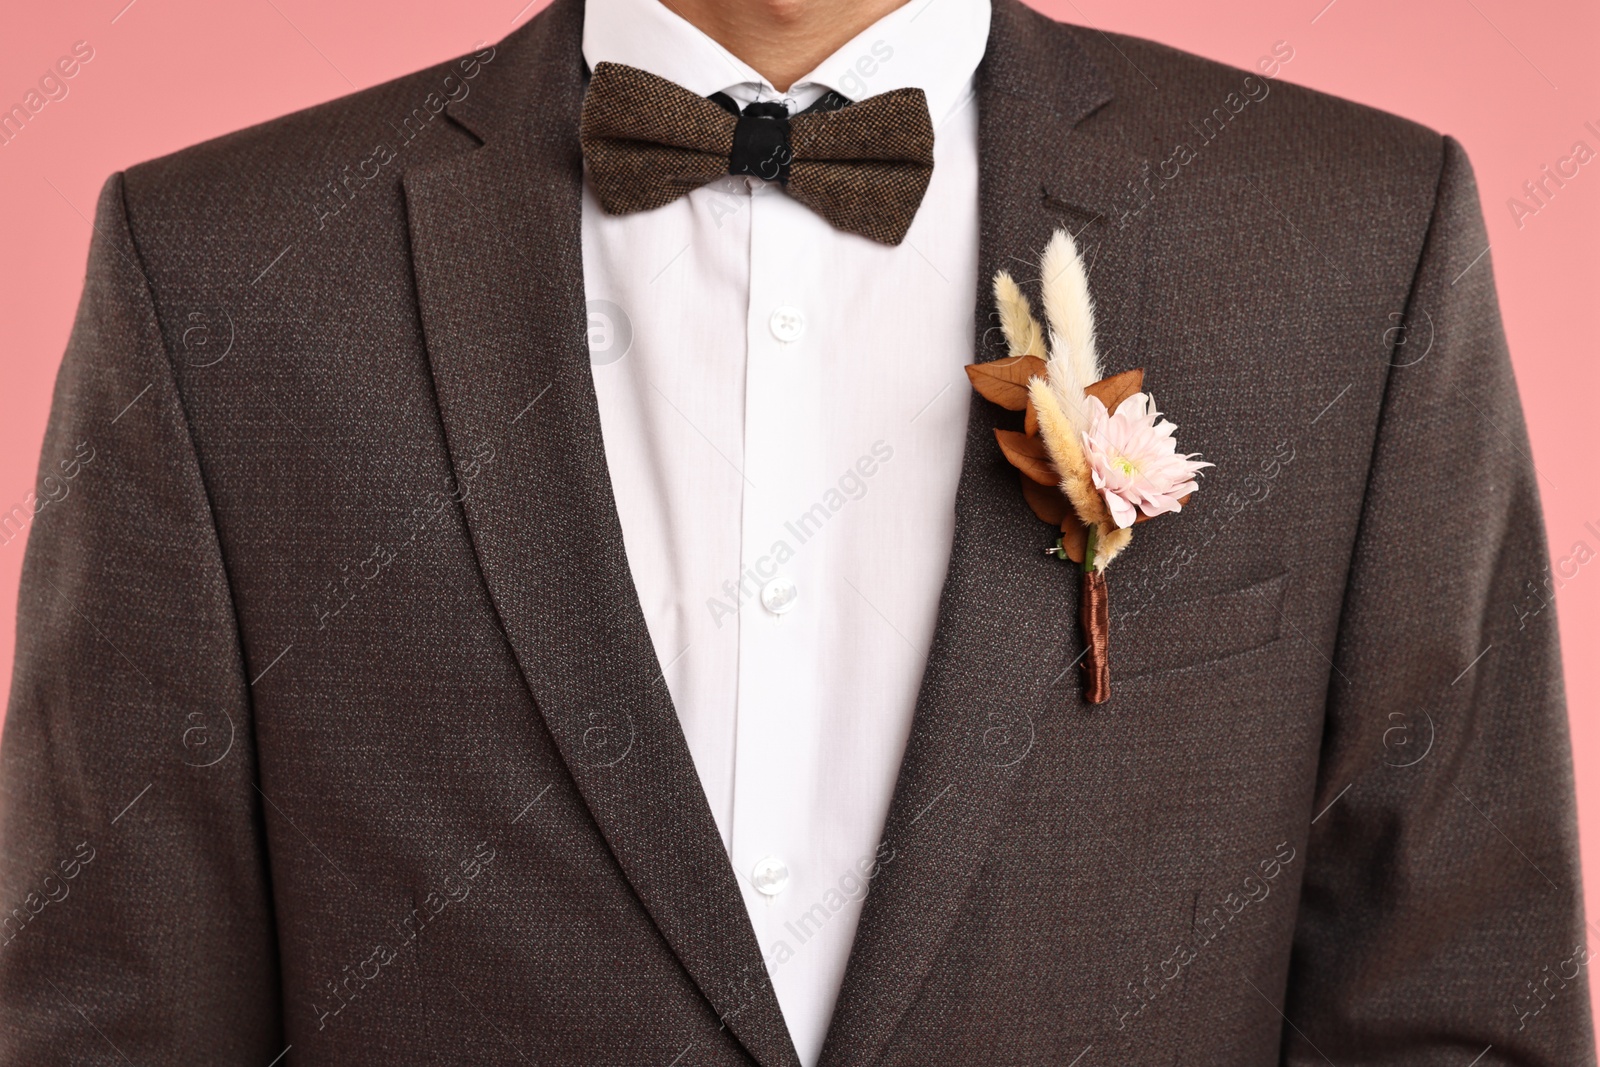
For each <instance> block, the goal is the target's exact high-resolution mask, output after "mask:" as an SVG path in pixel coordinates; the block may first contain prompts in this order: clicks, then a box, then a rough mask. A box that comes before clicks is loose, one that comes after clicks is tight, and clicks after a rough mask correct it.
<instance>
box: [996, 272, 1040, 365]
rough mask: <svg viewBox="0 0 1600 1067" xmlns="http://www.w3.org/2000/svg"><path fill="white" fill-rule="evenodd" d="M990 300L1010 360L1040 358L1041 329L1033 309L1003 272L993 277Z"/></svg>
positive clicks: (1015, 284) (1010, 278) (1008, 275)
mask: <svg viewBox="0 0 1600 1067" xmlns="http://www.w3.org/2000/svg"><path fill="white" fill-rule="evenodd" d="M994 302H995V306H996V307H998V308H999V309H1000V332H1001V333H1003V334H1004V335H1005V338H1006V348H1007V350H1008V351H1009V352H1010V354H1011V358H1012V359H1019V358H1021V357H1022V356H1038V357H1039V358H1040V359H1044V358H1045V355H1046V352H1045V347H1044V331H1043V330H1041V329H1040V328H1039V321H1038V320H1037V319H1035V318H1034V317H1033V308H1032V307H1031V306H1030V305H1029V304H1028V298H1027V297H1026V296H1024V295H1022V290H1021V288H1019V287H1018V286H1017V283H1016V282H1015V281H1014V280H1013V279H1012V277H1011V275H1010V274H1008V273H1007V272H1005V271H1001V272H1000V273H998V274H996V275H995V276H994Z"/></svg>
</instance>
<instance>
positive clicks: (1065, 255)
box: [1039, 230, 1103, 432]
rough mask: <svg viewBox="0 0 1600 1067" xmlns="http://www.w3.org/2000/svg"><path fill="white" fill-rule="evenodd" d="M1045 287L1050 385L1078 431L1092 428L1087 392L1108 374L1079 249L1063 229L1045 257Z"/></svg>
mask: <svg viewBox="0 0 1600 1067" xmlns="http://www.w3.org/2000/svg"><path fill="white" fill-rule="evenodd" d="M1039 287H1040V289H1041V290H1042V292H1043V295H1044V314H1045V318H1046V319H1047V320H1048V321H1049V323H1050V385H1051V388H1053V389H1054V390H1055V393H1056V397H1057V398H1058V399H1059V400H1060V401H1061V408H1062V410H1063V411H1064V412H1065V413H1066V415H1067V418H1068V419H1069V420H1070V421H1071V423H1072V426H1073V428H1074V429H1075V430H1077V431H1079V432H1082V431H1083V430H1086V429H1088V426H1089V413H1088V407H1087V405H1085V403H1084V390H1085V389H1087V388H1088V387H1089V386H1091V385H1093V384H1094V383H1095V382H1097V381H1099V380H1100V379H1101V378H1102V377H1103V375H1102V374H1101V373H1100V357H1099V355H1098V353H1096V352H1095V347H1094V300H1093V299H1092V298H1091V297H1090V296H1089V274H1088V271H1086V270H1085V269H1084V266H1083V258H1082V257H1081V256H1079V255H1078V246H1077V244H1076V243H1074V241H1073V240H1072V235H1071V234H1069V233H1068V232H1067V231H1066V230H1057V231H1056V232H1055V236H1053V237H1051V238H1050V243H1049V244H1048V245H1046V246H1045V250H1044V255H1043V256H1041V257H1040V258H1039Z"/></svg>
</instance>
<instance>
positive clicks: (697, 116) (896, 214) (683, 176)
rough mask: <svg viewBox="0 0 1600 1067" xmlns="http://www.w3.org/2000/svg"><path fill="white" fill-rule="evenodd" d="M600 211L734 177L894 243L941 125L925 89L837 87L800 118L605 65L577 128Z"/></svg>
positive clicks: (651, 204) (633, 207)
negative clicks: (769, 184)
mask: <svg viewBox="0 0 1600 1067" xmlns="http://www.w3.org/2000/svg"><path fill="white" fill-rule="evenodd" d="M579 139H580V140H581V141H582V143H583V158H584V160H585V161H586V162H587V163H588V165H589V177H590V180H591V181H593V183H594V190H595V194H596V196H598V197H599V200H600V206H601V207H603V208H604V209H605V210H606V212H607V213H608V214H611V215H625V214H628V213H629V212H633V211H648V210H650V209H651V208H657V207H660V206H662V205H663V204H669V203H671V202H672V201H674V200H676V199H677V198H678V197H680V196H684V195H685V194H687V193H689V192H692V191H693V190H695V189H698V188H700V186H702V185H705V184H706V183H708V182H712V181H715V180H716V179H717V178H720V177H722V176H723V175H725V174H754V175H756V176H757V177H761V178H765V179H767V180H768V181H777V182H782V183H783V184H784V186H785V188H786V189H787V190H788V192H789V195H790V196H792V197H794V198H795V199H796V200H798V201H800V202H801V203H802V204H805V205H806V206H807V207H809V208H811V209H812V210H813V211H815V212H816V213H817V214H819V215H821V216H822V217H823V218H825V219H827V220H828V221H829V222H830V223H832V224H833V225H834V226H836V227H838V228H839V229H841V230H848V231H850V232H851V233H859V234H861V235H862V236H864V237H870V238H871V239H872V240H874V241H879V242H881V243H883V244H888V245H897V244H899V243H900V242H901V241H902V240H903V239H904V238H905V235H906V231H907V230H908V229H910V228H911V220H912V219H913V218H914V217H915V216H916V214H917V207H918V205H920V204H921V203H922V195H923V193H925V192H927V190H928V180H929V179H930V178H931V177H932V176H933V123H932V122H931V121H930V120H929V118H928V101H927V97H925V96H924V95H923V92H922V90H921V89H895V90H893V91H891V92H887V93H881V94H879V95H878V96H873V97H869V98H868V99H866V100H863V101H861V102H860V103H858V104H852V103H849V101H847V100H845V98H844V97H841V96H839V95H838V94H837V93H829V94H828V95H827V96H825V97H823V99H822V100H820V101H818V103H817V104H816V105H813V106H812V107H809V108H807V109H806V110H805V111H803V112H801V113H800V114H798V115H795V116H794V117H793V118H790V117H788V115H787V112H786V111H785V109H784V107H783V105H782V104H778V103H759V104H751V105H749V106H748V107H746V108H745V109H744V110H743V111H742V112H740V111H739V110H738V108H737V105H735V104H734V103H733V101H732V100H730V99H728V98H727V97H726V96H724V95H723V94H721V93H718V94H716V95H715V96H714V97H712V98H709V99H708V98H706V97H703V96H696V95H695V94H694V93H691V92H690V91H689V90H687V89H685V88H684V87H683V86H681V85H678V84H676V83H674V82H670V81H668V80H667V79H665V78H658V77H656V76H655V75H654V74H650V73H647V72H645V71H642V70H638V69H637V68H634V67H628V66H624V65H622V64H621V63H599V64H596V65H595V68H594V75H593V77H591V78H590V79H589V90H588V93H587V94H586V95H585V96H584V98H583V119H582V123H581V125H580V127H579Z"/></svg>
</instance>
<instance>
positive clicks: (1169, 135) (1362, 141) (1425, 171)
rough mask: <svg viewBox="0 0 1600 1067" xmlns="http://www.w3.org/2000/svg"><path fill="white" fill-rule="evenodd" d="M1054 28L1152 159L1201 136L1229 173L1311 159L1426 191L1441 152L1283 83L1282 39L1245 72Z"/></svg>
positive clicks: (1421, 130)
mask: <svg viewBox="0 0 1600 1067" xmlns="http://www.w3.org/2000/svg"><path fill="white" fill-rule="evenodd" d="M1058 26H1059V27H1060V30H1061V32H1064V33H1066V34H1069V35H1070V36H1071V37H1072V39H1073V41H1074V42H1075V43H1076V44H1077V45H1078V47H1079V48H1081V49H1082V50H1083V51H1084V52H1086V53H1088V54H1089V55H1090V57H1091V58H1092V59H1093V60H1094V62H1095V64H1096V65H1097V66H1098V67H1099V68H1100V70H1101V71H1102V73H1103V74H1104V75H1105V77H1106V78H1107V79H1108V81H1109V82H1110V83H1111V86H1112V92H1113V94H1114V101H1113V105H1112V106H1114V107H1117V108H1118V109H1119V110H1120V111H1121V112H1122V113H1123V114H1124V115H1125V116H1126V117H1127V120H1128V121H1127V126H1128V131H1129V134H1130V136H1134V137H1138V138H1142V139H1143V140H1144V141H1145V142H1146V143H1145V144H1143V145H1141V146H1140V147H1141V148H1145V149H1147V150H1148V152H1149V153H1150V156H1151V158H1152V159H1162V158H1164V157H1165V156H1167V155H1170V154H1171V153H1173V152H1174V151H1175V150H1177V149H1178V148H1179V146H1180V145H1188V146H1189V147H1190V148H1191V149H1193V148H1197V147H1198V144H1197V143H1198V142H1204V145H1205V151H1206V154H1207V155H1211V156H1214V157H1216V158H1217V159H1218V161H1219V163H1220V162H1222V161H1224V160H1225V161H1226V162H1225V166H1226V167H1227V168H1228V170H1229V171H1233V172H1266V173H1271V172H1275V171H1282V170H1286V169H1292V170H1298V171H1304V170H1305V168H1306V167H1307V166H1312V167H1316V168H1319V169H1321V170H1322V173H1323V174H1324V176H1325V178H1327V179H1329V180H1334V181H1337V180H1340V179H1343V180H1348V181H1359V180H1362V179H1363V177H1369V178H1370V177H1371V176H1372V175H1373V174H1374V173H1385V174H1388V175H1391V176H1406V177H1408V178H1413V179H1415V180H1418V181H1421V182H1423V183H1425V184H1427V185H1429V187H1430V188H1431V185H1432V184H1433V183H1434V182H1436V180H1437V177H1438V174H1439V171H1440V168H1441V166H1442V164H1443V159H1444V138H1443V137H1442V136H1441V135H1440V134H1439V133H1438V132H1437V131H1434V130H1432V129H1429V128H1428V127H1426V126H1424V125H1422V124H1420V123H1417V122H1413V121H1411V120H1409V119H1405V118H1401V117H1400V116H1398V115H1393V114H1389V113H1387V112H1384V111H1381V110H1379V109H1377V108H1374V107H1369V106H1367V105H1364V104H1359V103H1356V102H1355V101H1352V100H1346V99H1343V98H1341V97H1338V96H1334V95H1332V94H1331V93H1324V92H1319V91H1317V90H1314V89H1307V88H1305V87H1303V86H1299V85H1295V84H1293V83H1291V82H1288V81H1285V80H1283V79H1284V78H1286V77H1291V76H1292V75H1293V66H1294V58H1295V49H1294V46H1293V44H1292V43H1290V42H1288V41H1277V42H1274V43H1272V44H1270V45H1268V46H1267V47H1265V48H1264V49H1263V50H1262V54H1261V56H1260V57H1259V59H1258V60H1257V65H1256V69H1243V68H1240V67H1234V66H1230V65H1229V64H1226V63H1220V62H1217V61H1215V60H1211V59H1206V58H1204V57H1202V56H1198V55H1194V54H1192V53H1189V52H1184V51H1181V50H1179V49H1176V48H1172V47H1169V46H1167V45H1163V44H1160V43H1158V42H1156V41H1150V40H1146V39H1144V38H1140V37H1133V36H1129V35H1126V34H1116V33H1102V32H1099V31H1096V30H1092V29H1088V28H1085V27H1078V26H1067V25H1065V24H1058ZM1224 131H1225V132H1224Z"/></svg>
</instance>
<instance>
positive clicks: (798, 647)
mask: <svg viewBox="0 0 1600 1067" xmlns="http://www.w3.org/2000/svg"><path fill="white" fill-rule="evenodd" d="M748 203H749V209H750V211H751V212H752V217H751V225H750V231H749V232H750V287H749V292H750V303H749V308H748V311H747V316H746V322H745V330H746V342H747V357H746V372H745V382H746V385H745V418H744V456H745V469H744V476H745V481H744V494H743V506H742V510H741V550H740V556H741V564H742V566H741V575H740V602H741V609H740V612H739V678H738V710H737V726H736V730H737V736H736V742H735V763H734V789H733V794H734V806H733V807H734V818H733V833H732V845H731V848H732V860H733V863H734V866H735V868H736V870H737V872H738V874H739V877H740V881H741V885H742V887H743V889H744V893H745V899H746V903H747V905H748V906H749V909H750V913H751V919H752V922H753V923H754V926H755V929H756V933H757V936H758V939H759V940H760V942H761V945H762V949H763V951H764V952H767V953H770V952H771V950H772V946H773V944H774V943H775V942H776V941H777V940H778V939H780V938H781V935H782V919H781V916H783V915H784V914H786V913H787V911H788V909H787V908H786V907H784V906H783V905H784V904H785V903H787V902H790V901H792V899H793V898H794V897H795V895H797V894H804V893H805V892H807V890H808V887H809V886H810V885H811V883H812V882H814V881H815V880H816V878H817V872H816V871H814V870H812V869H811V868H812V867H813V866H815V864H814V863H812V862H811V857H810V854H809V851H810V850H809V849H808V841H807V834H806V831H805V819H804V816H805V813H806V812H808V811H810V810H811V807H812V804H811V800H812V794H813V792H814V791H815V788H816V786H815V782H816V780H817V769H818V766H819V762H820V760H821V758H822V755H823V753H822V741H823V739H822V738H820V737H818V736H817V725H816V724H817V716H816V713H815V706H816V694H817V679H816V677H815V671H814V664H815V662H816V650H817V648H818V636H819V629H818V628H819V627H820V626H822V625H823V624H824V622H825V615H826V604H825V599H824V596H823V590H824V582H823V580H822V576H823V574H824V572H825V568H826V563H827V561H826V557H825V554H824V552H823V548H824V546H823V544H822V543H821V541H820V539H816V538H814V537H805V536H803V535H804V534H805V533H806V528H805V527H804V525H796V523H797V521H798V520H800V519H801V518H802V517H803V516H804V514H805V512H806V509H807V507H808V506H809V502H808V497H814V496H815V495H816V493H817V491H818V488H819V487H820V486H821V485H822V483H823V481H824V478H825V476H824V475H823V474H822V473H821V472H822V470H823V468H824V467H825V464H826V460H825V457H826V455H827V453H828V451H829V449H828V443H827V442H826V441H825V440H824V436H825V426H824V421H823V418H822V414H823V412H822V410H821V404H822V399H823V397H822V390H823V384H824V383H823V381H822V378H823V367H822V363H821V360H820V358H819V357H820V350H819V344H820V342H821V340H822V338H823V335H824V331H823V329H822V325H823V323H824V322H825V321H826V311H827V309H826V308H823V307H820V306H818V301H819V299H820V293H819V292H818V287H817V286H816V285H815V284H808V279H814V278H815V277H816V275H815V273H814V271H815V267H816V265H815V264H814V263H813V262H812V258H813V257H814V255H815V253H814V252H813V251H808V249H814V248H815V247H816V245H817V242H816V241H815V240H814V239H813V238H811V237H810V235H809V232H808V229H807V228H808V227H809V226H813V225H814V224H815V222H814V220H812V219H810V218H808V217H807V216H806V215H805V211H806V209H805V208H803V207H801V206H800V205H799V204H797V203H795V202H794V201H792V200H790V199H789V198H788V197H787V196H786V195H785V194H784V193H783V192H782V190H781V189H780V188H779V187H777V186H765V185H761V184H759V183H758V184H757V185H756V187H755V188H754V189H753V190H752V196H751V197H750V199H749V201H748ZM773 979H774V984H775V986H776V987H777V991H778V993H779V996H780V999H781V998H782V995H783V992H784V988H785V986H786V985H787V984H788V983H787V982H785V981H783V976H781V975H780V974H777V973H774V975H773Z"/></svg>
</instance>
